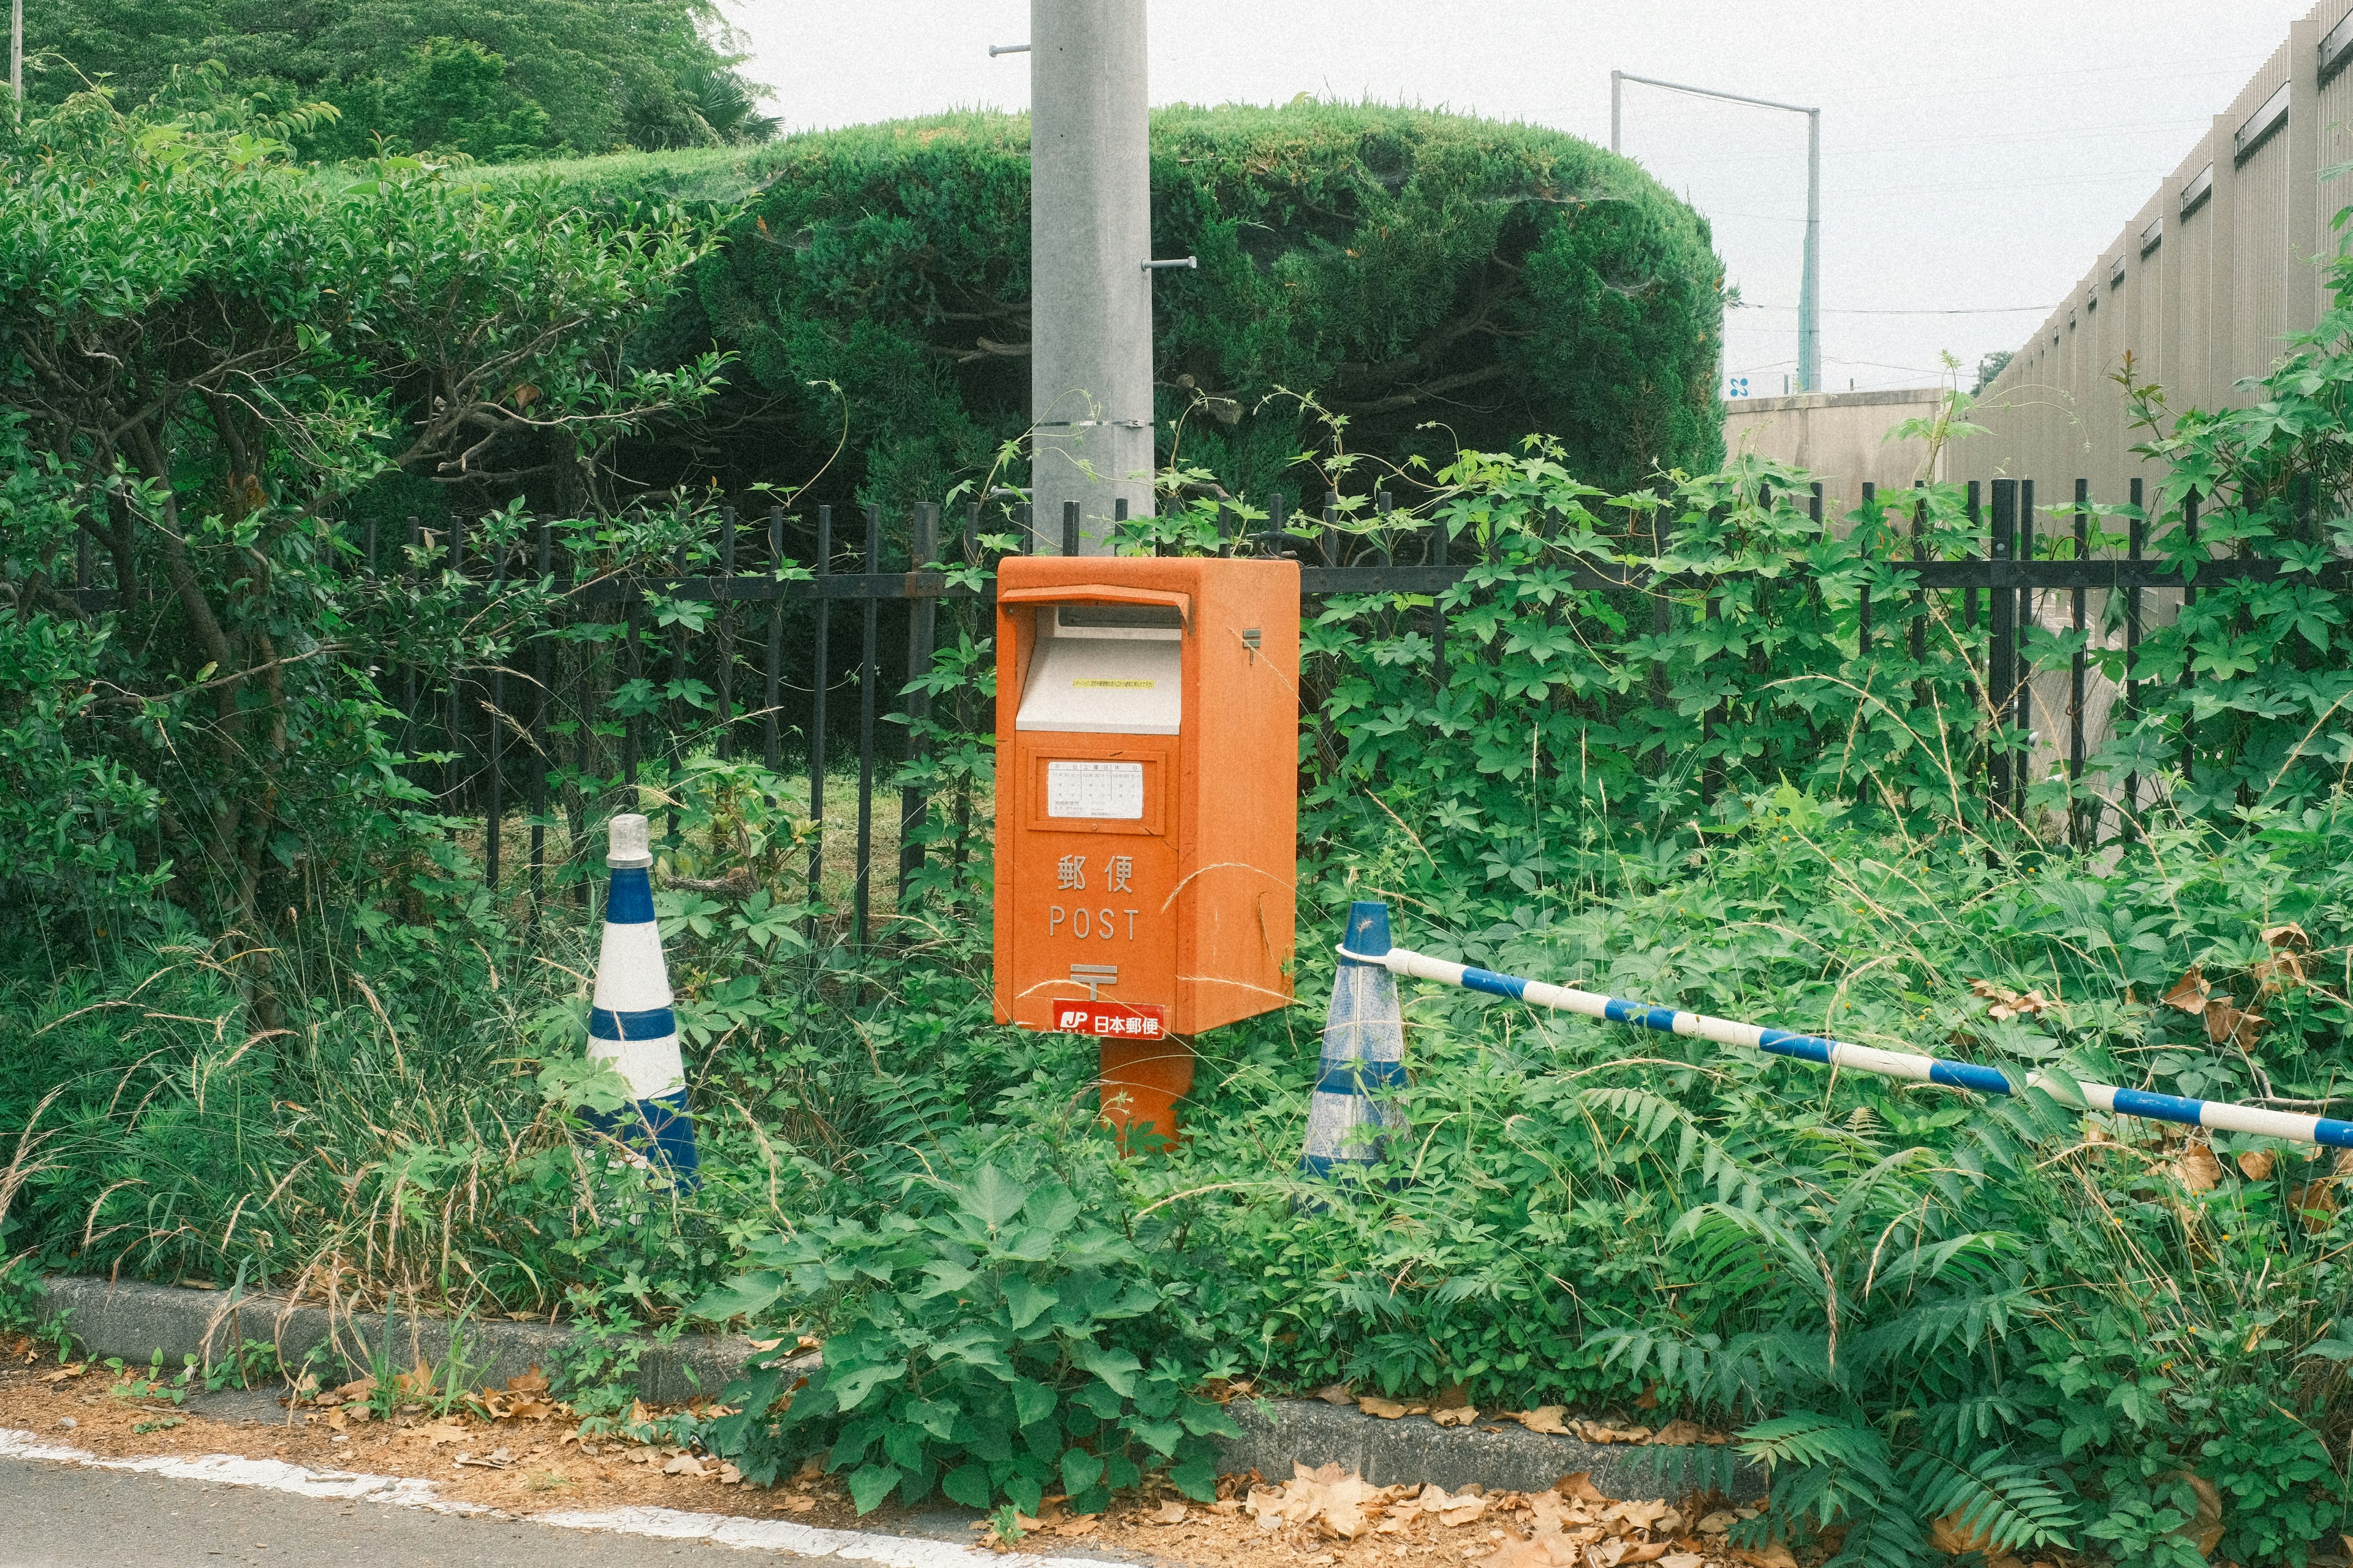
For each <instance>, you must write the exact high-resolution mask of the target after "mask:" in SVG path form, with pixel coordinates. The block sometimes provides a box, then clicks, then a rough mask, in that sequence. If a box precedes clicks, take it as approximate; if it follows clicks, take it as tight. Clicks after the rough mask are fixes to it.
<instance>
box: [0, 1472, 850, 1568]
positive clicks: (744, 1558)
mask: <svg viewBox="0 0 2353 1568" xmlns="http://www.w3.org/2000/svg"><path fill="white" fill-rule="evenodd" d="M808 1561H809V1559H807V1558H799V1557H792V1556H788V1555H786V1554H785V1553H782V1552H751V1551H744V1550H743V1549H741V1548H738V1547H730V1546H712V1545H710V1544H707V1543H704V1542H682V1541H660V1540H651V1539H648V1538H647V1537H644V1536H624V1535H606V1534H602V1533H599V1532H597V1531H585V1530H556V1529H552V1528H550V1527H548V1526H545V1525H533V1524H523V1523H520V1522H517V1521H511V1520H496V1519H469V1518H465V1517H462V1516H456V1515H450V1514H439V1513H433V1512H430V1511H428V1510H424V1509H417V1508H395V1507H387V1506H385V1505H384V1504H382V1503H370V1502H354V1501H350V1500H342V1499H332V1498H306V1497H297V1496H292V1495H290V1494H288V1493H285V1492H277V1491H269V1490H266V1489H261V1488H259V1487H233V1486H221V1485H217V1484H215V1483H212V1482H206V1481H191V1480H181V1479H174V1478H171V1477H164V1476H150V1475H138V1474H125V1473H123V1472H121V1471H119V1470H98V1469H86V1468H82V1467H80V1466H78V1465H66V1464H55V1463H48V1462H45V1461H40V1460H24V1459H0V1568H231V1565H232V1564H237V1563H252V1564H257V1565H267V1568H342V1565H343V1564H345V1563H350V1564H353V1565H354V1568H360V1565H364V1568H526V1565H528V1568H546V1565H547V1564H550V1563H561V1564H563V1568H647V1565H648V1564H664V1565H668V1568H702V1565H704V1564H708V1565H710V1568H721V1565H725V1568H763V1565H765V1564H768V1563H807V1562H808Z"/></svg>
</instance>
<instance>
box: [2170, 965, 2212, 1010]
mask: <svg viewBox="0 0 2353 1568" xmlns="http://www.w3.org/2000/svg"><path fill="white" fill-rule="evenodd" d="M2209 990H2210V987H2209V986H2208V985H2207V984H2206V977H2205V976H2204V975H2202V974H2200V973H2198V966H2197V965H2196V964H2194V963H2193V964H2191V965H2190V966H2189V973H2186V974H2184V975H2183V976H2182V977H2181V978H2180V979H2179V980H2177V981H2175V982H2174V983H2173V985H2172V988H2171V989H2170V990H2168V991H2167V992H2166V994H2164V995H2162V996H2160V997H2158V1004H2159V1005H2163V1006H2167V1007H2177V1008H2179V1009H2180V1010H2181V1011H2182V1012H2184V1013H2203V1012H2204V1011H2206V997H2207V994H2208V992H2209Z"/></svg>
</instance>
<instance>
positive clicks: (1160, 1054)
mask: <svg viewBox="0 0 2353 1568" xmlns="http://www.w3.org/2000/svg"><path fill="white" fill-rule="evenodd" d="M1095 1059H1096V1072H1097V1076H1098V1077H1100V1078H1101V1079H1102V1080H1103V1120H1104V1121H1107V1122H1109V1123H1110V1124H1111V1125H1112V1126H1113V1128H1114V1129H1116V1130H1117V1131H1118V1133H1119V1142H1120V1147H1121V1148H1123V1149H1126V1150H1129V1151H1131V1152H1134V1151H1135V1150H1137V1149H1139V1148H1145V1147H1152V1148H1158V1147H1165V1146H1166V1145H1167V1144H1169V1143H1172V1142H1176V1137H1177V1132H1178V1128H1177V1108H1178V1106H1179V1105H1180V1104H1182V1103H1183V1101H1184V1100H1185V1099H1186V1097H1187V1096H1188V1095H1190V1094H1191V1093H1192V1092H1193V1042H1192V1041H1190V1040H1183V1039H1176V1038H1173V1037H1172V1038H1169V1039H1166V1040H1163V1041H1160V1042H1159V1043H1157V1044H1155V1045H1146V1044H1145V1043H1144V1042H1142V1041H1140V1040H1105V1041H1104V1042H1103V1045H1102V1047H1100V1048H1099V1049H1098V1052H1097V1055H1096V1058H1095Z"/></svg>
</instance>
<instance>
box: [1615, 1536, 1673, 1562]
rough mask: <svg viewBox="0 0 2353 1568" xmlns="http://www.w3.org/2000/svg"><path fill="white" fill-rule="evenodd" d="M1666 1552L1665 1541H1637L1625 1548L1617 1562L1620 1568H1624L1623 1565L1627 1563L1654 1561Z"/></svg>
mask: <svg viewBox="0 0 2353 1568" xmlns="http://www.w3.org/2000/svg"><path fill="white" fill-rule="evenodd" d="M1666 1554H1667V1543H1666V1542H1663V1541H1646V1542H1637V1543H1630V1544H1629V1545H1628V1546H1627V1548H1626V1554H1625V1555H1624V1556H1622V1557H1620V1558H1619V1559H1618V1562H1619V1564H1620V1568H1624V1565H1625V1564H1627V1563H1655V1562H1657V1561H1658V1560H1659V1559H1660V1558H1662V1557H1664V1556H1665V1555H1666Z"/></svg>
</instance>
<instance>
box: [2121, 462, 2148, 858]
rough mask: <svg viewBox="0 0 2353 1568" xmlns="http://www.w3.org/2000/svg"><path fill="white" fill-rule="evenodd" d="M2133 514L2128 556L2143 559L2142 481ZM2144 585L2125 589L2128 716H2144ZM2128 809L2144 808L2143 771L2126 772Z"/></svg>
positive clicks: (2134, 488) (2145, 525)
mask: <svg viewBox="0 0 2353 1568" xmlns="http://www.w3.org/2000/svg"><path fill="white" fill-rule="evenodd" d="M2130 493H2131V497H2132V508H2133V515H2132V517H2131V519H2130V521H2127V522H2126V525H2125V540H2126V543H2125V559H2126V560H2127V561H2137V560H2139V559H2140V552H2141V547H2142V545H2143V544H2144V543H2146V542H2147V538H2148V520H2147V518H2144V517H2143V516H2141V515H2140V506H2141V500H2140V498H2141V482H2140V480H2138V479H2135V480H2133V482H2132V489H2131V492H2130ZM2139 670H2140V584H2137V583H2136V584H2133V585H2132V586H2131V587H2129V588H2127V589H2126V590H2125V713H2126V717H2128V718H2135V719H2137V718H2138V717H2140V679H2139ZM2125 810H2126V812H2127V813H2133V812H2137V811H2139V810H2140V774H2138V773H2126V775H2125Z"/></svg>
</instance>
